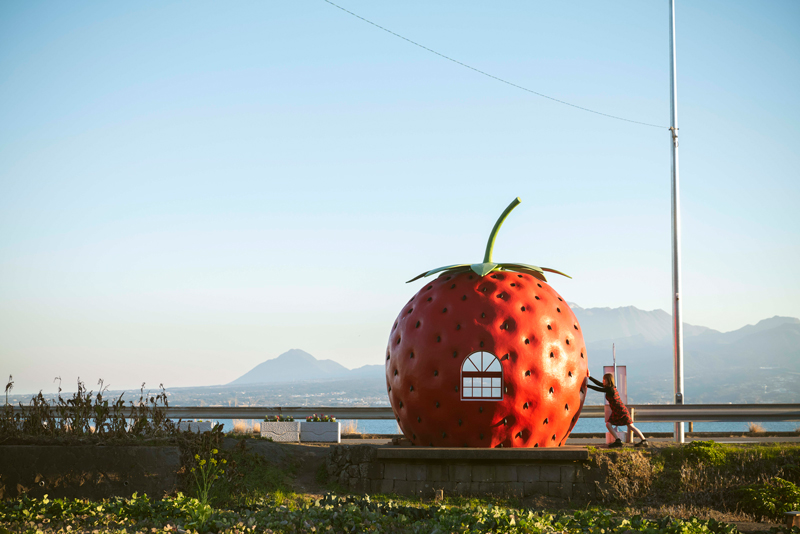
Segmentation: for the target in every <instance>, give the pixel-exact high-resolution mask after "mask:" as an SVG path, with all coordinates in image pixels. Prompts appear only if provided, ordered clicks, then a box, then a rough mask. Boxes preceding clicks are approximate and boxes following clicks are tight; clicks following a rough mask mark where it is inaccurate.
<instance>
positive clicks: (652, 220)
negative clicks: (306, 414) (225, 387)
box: [0, 0, 800, 392]
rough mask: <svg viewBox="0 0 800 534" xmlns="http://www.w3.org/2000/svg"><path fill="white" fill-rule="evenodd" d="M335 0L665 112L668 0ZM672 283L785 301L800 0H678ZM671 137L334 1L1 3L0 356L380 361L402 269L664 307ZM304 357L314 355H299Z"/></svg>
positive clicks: (791, 305)
mask: <svg viewBox="0 0 800 534" xmlns="http://www.w3.org/2000/svg"><path fill="white" fill-rule="evenodd" d="M340 3H341V5H342V6H343V7H345V8H347V9H350V10H352V11H354V12H356V13H359V14H360V15H362V16H363V17H365V18H368V19H370V20H372V21H374V22H375V23H377V24H380V25H382V26H385V27H387V28H390V29H391V30H393V31H395V32H397V33H400V34H402V35H404V36H406V37H408V38H409V39H413V40H415V41H418V42H420V43H422V44H424V45H425V46H428V47H430V48H432V49H435V50H437V51H439V52H441V53H443V54H446V55H448V56H451V57H453V58H455V59H458V60H460V61H463V62H465V63H468V64H470V65H472V66H474V67H476V68H479V69H481V70H484V71H487V72H490V73H492V74H494V75H496V76H499V77H502V78H505V79H507V80H509V81H512V82H514V83H516V84H519V85H522V86H525V87H528V88H530V89H532V90H534V91H538V92H541V93H544V94H547V95H550V96H553V97H555V98H558V99H562V100H566V101H569V102H572V103H574V104H577V105H580V106H584V107H588V108H592V109H596V110H598V111H601V112H603V113H608V114H612V115H619V116H623V117H626V118H630V119H632V120H637V121H643V122H648V123H655V124H659V125H664V126H668V125H669V35H668V2H667V1H666V0H659V1H655V0H653V1H649V2H640V1H627V2H625V1H622V2H616V3H611V4H608V3H605V4H600V3H597V2H589V1H583V2H581V1H578V2H571V3H568V4H564V3H555V2H494V3H491V4H489V3H485V2H435V3H432V2H422V1H409V2H395V3H387V2H380V3H377V2H367V1H364V0H340ZM676 9H677V44H678V96H679V123H680V124H679V125H680V141H681V146H680V156H681V161H680V172H681V201H682V216H683V262H682V265H683V286H684V287H683V306H684V315H685V320H686V322H689V323H692V324H698V325H703V326H708V327H711V328H715V329H718V330H722V331H727V330H733V329H736V328H740V327H742V326H744V325H746V324H749V323H755V322H758V321H759V320H761V319H764V318H767V317H772V316H774V315H788V316H794V317H798V316H800V283H798V274H797V268H798V262H799V260H800V233H799V232H798V228H799V227H800V215H798V205H800V180H798V178H800V176H799V174H800V173H799V171H798V169H800V156H799V154H800V152H798V148H800V103H799V102H800V99H799V98H798V97H799V96H800V92H799V91H798V87H800V34H799V33H798V32H797V28H798V27H800V4H798V3H797V2H794V1H791V0H786V1H764V2H749V1H724V2H723V1H721V0H717V1H715V0H709V1H707V2H702V3H697V2H687V1H685V0H678V1H677V8H676ZM669 147H670V137H669V132H668V131H667V130H666V129H665V128H660V129H659V128H652V127H647V126H640V125H635V124H631V123H627V122H622V121H617V120H612V119H608V118H605V117H602V116H598V115H594V114H590V113H586V112H583V111H580V110H576V109H574V108H570V107H566V106H563V105H561V104H558V103H555V102H552V101H550V100H546V99H543V98H540V97H537V96H534V95H531V94H529V93H526V92H524V91H521V90H519V89H515V88H513V87H509V86H508V85H504V84H501V83H499V82H497V81H495V80H492V79H489V78H486V77H484V76H481V75H479V74H477V73H475V72H473V71H470V70H467V69H465V68H463V67H460V66H458V65H456V64H454V63H451V62H448V61H446V60H444V59H442V58H441V57H438V56H435V55H433V54H431V53H429V52H426V51H424V50H422V49H420V48H417V47H415V46H413V45H411V44H409V43H407V42H405V41H403V40H400V39H398V38H397V37H394V36H391V35H389V34H387V33H385V32H383V31H381V30H379V29H377V28H375V27H374V26H370V25H368V24H366V23H365V22H363V21H361V20H358V19H356V18H354V17H352V16H350V15H348V14H346V13H344V12H342V11H341V10H339V9H336V8H335V7H333V6H331V5H329V4H327V3H325V2H323V1H321V0H304V1H296V2H238V3H234V4H231V3H227V4H225V3H218V2H192V3H177V2H147V1H142V2H135V3H119V2H117V3H101V2H82V3H75V2H61V3H53V2H47V3H45V2H5V3H3V4H1V5H0V372H4V373H6V374H13V375H14V377H15V380H16V387H15V391H17V392H28V391H31V392H32V391H38V390H39V389H43V390H44V391H46V392H47V391H52V390H53V389H54V387H55V386H54V385H53V377H55V376H61V377H62V379H63V380H64V385H65V388H66V389H74V386H73V384H74V382H75V380H76V379H77V377H79V376H80V377H81V378H82V379H84V380H85V381H86V382H87V384H88V385H89V386H94V383H95V382H96V380H97V379H98V378H104V379H105V380H106V382H107V383H110V384H111V387H112V388H126V387H132V386H138V385H139V384H140V383H142V382H147V383H148V386H153V387H155V386H157V385H158V383H161V382H163V383H164V385H165V386H166V387H168V388H169V387H177V386H191V385H210V384H221V383H227V382H229V381H231V380H233V379H235V378H237V377H238V376H240V375H242V374H244V373H245V372H246V371H248V370H249V369H250V368H252V367H253V366H255V365H257V364H258V363H260V362H262V361H264V360H265V359H269V358H274V357H276V356H277V355H279V354H281V353H282V352H285V351H286V350H288V349H290V348H302V349H304V350H306V351H308V352H310V353H311V354H313V355H314V356H316V357H317V358H331V359H334V360H336V361H339V362H340V363H342V364H344V365H346V366H348V367H357V366H361V365H365V364H380V363H382V354H383V349H384V346H385V343H386V338H387V335H388V332H389V329H390V327H391V324H392V322H393V320H394V317H395V315H396V314H397V313H398V312H399V310H400V308H401V307H402V305H403V304H404V303H405V302H406V301H407V300H408V299H409V298H410V297H411V296H412V295H413V294H414V293H415V292H416V291H417V290H418V288H419V287H420V286H421V285H422V282H417V283H414V284H408V285H407V284H405V281H406V280H408V279H409V278H411V277H413V276H415V275H417V274H418V273H420V272H422V271H425V270H428V269H432V268H434V267H439V266H442V265H448V264H452V263H461V262H477V261H480V260H481V259H482V255H483V250H484V247H485V242H486V239H487V237H488V234H489V231H490V230H491V228H492V225H493V224H494V221H495V220H496V218H497V217H498V216H499V214H500V213H501V212H502V210H503V209H504V208H505V206H506V205H507V204H508V203H509V202H510V201H511V200H512V199H513V198H514V197H516V196H519V197H521V199H522V202H523V203H522V204H521V205H520V206H519V207H518V208H517V209H516V210H515V211H514V212H513V213H512V214H511V216H510V217H509V219H508V220H507V221H506V223H505V225H504V227H503V229H502V231H501V233H500V235H499V237H498V239H497V244H496V247H495V259H496V260H498V261H519V262H525V263H532V264H535V265H540V266H546V267H552V268H556V269H560V270H563V271H564V272H567V273H568V274H570V275H571V276H572V277H573V279H572V280H569V279H565V278H561V277H558V276H553V277H552V278H551V279H550V281H551V282H552V284H553V286H554V287H555V289H556V290H557V291H559V293H560V294H561V295H562V296H563V297H564V298H565V299H567V300H569V301H571V302H576V303H578V304H579V305H581V306H583V307H604V306H608V307H617V306H628V305H633V306H636V307H639V308H642V309H647V310H650V309H657V308H662V309H665V310H667V311H669V310H670V309H671V301H670V295H671V270H670V269H671V263H670V262H671V260H670V148H669ZM298 374H299V375H302V369H298Z"/></svg>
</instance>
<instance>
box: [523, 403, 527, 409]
mask: <svg viewBox="0 0 800 534" xmlns="http://www.w3.org/2000/svg"><path fill="white" fill-rule="evenodd" d="M522 409H523V410H527V409H528V403H527V402H526V403H525V404H523V405H522Z"/></svg>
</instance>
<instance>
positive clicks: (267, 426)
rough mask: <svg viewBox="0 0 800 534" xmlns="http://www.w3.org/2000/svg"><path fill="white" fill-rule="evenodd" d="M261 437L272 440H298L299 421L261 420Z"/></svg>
mask: <svg viewBox="0 0 800 534" xmlns="http://www.w3.org/2000/svg"><path fill="white" fill-rule="evenodd" d="M261 437H262V438H272V441H300V421H276V422H269V421H261Z"/></svg>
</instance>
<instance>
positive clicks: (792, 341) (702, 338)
mask: <svg viewBox="0 0 800 534" xmlns="http://www.w3.org/2000/svg"><path fill="white" fill-rule="evenodd" d="M570 307H571V308H572V310H573V311H574V312H575V315H576V316H577V318H578V321H579V322H580V325H581V329H582V331H583V336H584V341H585V342H586V349H587V355H588V356H589V362H590V366H589V368H590V371H591V372H592V375H594V376H599V375H600V374H602V366H603V365H611V363H612V353H611V345H612V343H613V344H615V345H616V352H617V363H618V364H619V365H625V366H627V369H628V382H629V385H628V387H629V391H628V395H629V402H632V403H647V402H671V401H672V399H673V393H672V392H673V378H672V372H673V371H672V368H673V357H672V317H671V316H670V314H668V313H666V312H665V311H663V310H653V311H645V310H640V309H638V308H635V307H633V306H627V307H622V308H581V307H580V306H578V305H577V304H572V303H570ZM683 328H684V365H685V370H684V375H685V385H686V402H691V403H700V402H703V403H717V402H719V403H722V402H798V401H800V388H798V387H797V386H796V384H797V380H798V379H800V319H797V318H794V317H777V316H776V317H772V318H771V319H764V320H763V321H760V322H758V323H757V324H755V325H748V326H745V327H743V328H740V329H738V330H734V331H732V332H719V331H717V330H712V329H710V328H706V327H704V326H695V325H690V324H687V323H684V327H683ZM379 361H380V360H379ZM298 369H302V376H303V378H302V380H304V381H312V380H313V381H321V380H322V381H324V380H337V381H341V380H343V379H345V380H350V379H359V380H363V381H364V383H365V384H366V383H372V382H373V381H375V386H376V387H380V388H383V385H384V384H383V381H384V376H383V371H384V366H383V364H382V363H381V364H376V365H365V366H363V367H359V368H357V369H348V368H346V367H344V366H343V365H340V364H339V363H337V362H335V361H333V360H317V359H316V358H314V356H312V355H311V354H309V353H307V352H304V351H302V350H299V349H292V350H290V351H288V352H284V353H283V354H281V355H280V356H278V357H277V358H274V359H271V360H267V361H265V362H263V363H261V364H259V365H257V366H256V367H254V368H253V369H251V370H250V371H248V372H247V373H245V374H244V375H242V376H241V377H239V378H237V379H236V380H234V381H233V382H231V383H230V384H228V385H230V386H240V385H247V384H251V385H254V384H270V383H272V384H281V383H289V382H298Z"/></svg>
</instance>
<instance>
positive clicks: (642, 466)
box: [592, 450, 655, 502]
mask: <svg viewBox="0 0 800 534" xmlns="http://www.w3.org/2000/svg"><path fill="white" fill-rule="evenodd" d="M592 461H593V463H594V464H595V466H593V467H597V468H599V470H600V473H602V474H603V475H604V476H603V477H602V478H603V479H605V481H606V484H602V485H601V486H600V487H599V490H600V498H601V500H603V501H607V502H608V501H617V502H619V501H621V502H633V501H634V500H636V499H639V498H641V497H643V496H644V495H646V494H647V493H648V492H649V491H650V486H651V485H652V484H653V479H654V474H655V468H654V466H653V464H652V462H651V461H650V458H649V455H646V454H645V453H643V452H642V451H634V450H628V451H620V452H607V453H604V454H595V455H593V458H592Z"/></svg>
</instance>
